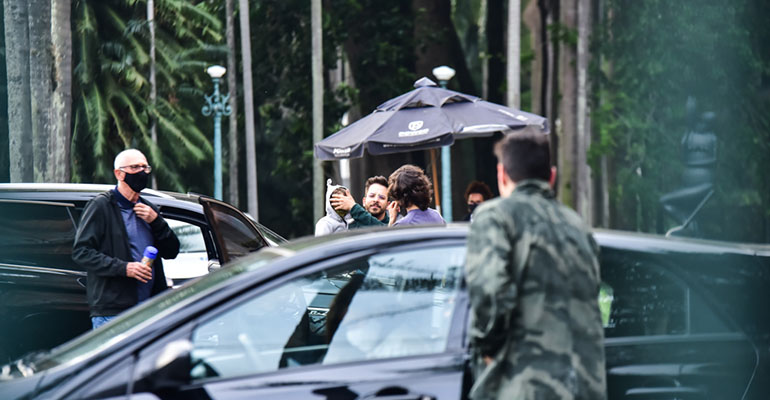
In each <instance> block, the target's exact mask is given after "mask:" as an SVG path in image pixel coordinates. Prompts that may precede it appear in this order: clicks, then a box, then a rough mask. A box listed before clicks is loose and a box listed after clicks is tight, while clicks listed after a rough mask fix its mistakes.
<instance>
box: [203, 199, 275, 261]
mask: <svg viewBox="0 0 770 400" xmlns="http://www.w3.org/2000/svg"><path fill="white" fill-rule="evenodd" d="M199 202H200V203H201V205H202V206H203V212H204V214H205V215H206V220H207V221H208V223H209V226H210V228H211V230H212V232H213V233H214V241H215V242H216V245H217V248H218V250H219V257H220V260H219V262H220V264H222V265H224V264H226V263H228V262H229V261H231V260H234V259H236V258H239V257H243V256H245V255H247V254H249V253H252V252H254V251H257V250H259V249H261V248H262V247H265V246H267V245H268V243H267V241H266V240H265V238H264V237H262V235H261V234H260V233H259V229H258V228H257V226H256V225H255V223H254V222H253V221H252V220H251V219H250V218H249V217H248V216H246V215H245V214H244V213H242V212H241V211H240V210H238V209H237V208H235V207H233V206H231V205H230V204H227V203H225V202H222V201H219V200H216V199H212V198H210V197H205V196H201V197H200V198H199Z"/></svg>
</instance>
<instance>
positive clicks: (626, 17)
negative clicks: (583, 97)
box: [590, 0, 770, 241]
mask: <svg viewBox="0 0 770 400" xmlns="http://www.w3.org/2000/svg"><path fill="white" fill-rule="evenodd" d="M605 12H606V14H605V16H604V18H605V23H604V25H603V26H601V27H600V29H598V30H597V31H596V32H595V33H594V49H593V51H594V55H595V56H594V64H593V66H592V78H593V81H594V82H595V83H596V88H595V89H596V90H594V92H593V93H594V101H593V103H594V104H593V113H592V119H593V125H594V126H595V127H597V129H596V131H595V132H594V135H595V138H594V142H593V144H592V148H591V151H590V160H591V162H592V165H593V167H594V168H595V170H596V168H597V167H598V161H599V157H600V156H602V155H605V156H607V157H608V162H609V165H610V181H611V185H612V188H611V192H610V194H611V206H612V216H613V227H615V228H622V229H636V230H643V231H656V230H658V231H662V230H665V229H667V228H669V227H671V226H672V225H674V221H672V220H667V219H666V218H664V216H663V215H662V210H661V208H660V206H659V198H660V196H661V195H662V194H665V193H667V192H670V191H672V190H675V189H677V188H679V186H680V184H681V182H680V175H681V172H682V169H683V164H682V160H681V155H680V142H681V139H682V136H683V135H684V133H685V132H687V131H689V130H692V129H694V126H693V123H692V121H688V118H687V115H686V112H685V104H686V100H687V98H688V97H689V96H692V97H694V98H695V99H696V101H697V107H698V113H699V114H700V113H703V112H705V111H714V112H716V116H717V119H716V123H715V126H714V131H715V133H716V134H717V137H718V156H717V157H718V161H717V164H718V165H717V167H716V177H715V182H714V185H715V189H716V195H715V196H714V199H712V200H711V201H710V203H709V204H708V206H707V207H706V209H704V211H703V216H702V218H701V219H700V220H699V222H700V224H701V231H702V234H703V235H704V236H707V237H712V238H722V239H732V240H750V241H765V240H767V237H766V235H767V234H768V229H767V227H765V225H766V224H767V222H766V221H767V216H768V212H769V210H770V192H769V187H768V184H767V180H766V179H765V178H764V171H767V170H768V168H770V151H769V150H770V148H768V147H770V144H769V143H770V114H768V113H767V110H768V109H770V96H768V93H769V92H768V89H769V88H770V51H768V43H770V29H769V28H768V24H767V23H766V18H767V15H768V12H770V6H768V3H767V2H766V1H762V0H741V1H735V2H728V3H725V2H723V1H719V0H707V1H674V2H672V1H667V0H646V1H623V0H610V1H608V2H607V3H606V8H605ZM750 215H753V216H754V218H753V220H754V222H755V223H754V224H749V226H736V224H735V223H734V222H735V221H737V220H744V219H746V218H748V219H752V218H751V217H747V216H750ZM657 221H663V222H664V223H663V224H662V225H661V226H659V225H660V224H658V223H657ZM762 221H765V222H764V223H763V222H762ZM757 222H759V223H757ZM763 229H764V232H763Z"/></svg>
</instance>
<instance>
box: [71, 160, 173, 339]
mask: <svg viewBox="0 0 770 400" xmlns="http://www.w3.org/2000/svg"><path fill="white" fill-rule="evenodd" d="M151 171H152V167H150V165H149V164H148V163H147V158H146V157H145V156H144V154H142V152H140V151H139V150H136V149H128V150H124V151H122V152H121V153H120V154H118V155H117V156H116V157H115V170H114V174H115V179H117V181H118V184H117V186H115V188H113V189H111V190H108V191H107V192H104V193H101V194H99V195H98V196H96V197H94V198H93V199H92V200H91V201H89V202H88V204H86V207H85V209H84V210H83V216H82V217H81V218H80V224H79V225H78V231H77V235H76V236H75V243H74V245H73V250H72V259H73V260H74V261H75V262H76V263H77V264H78V265H80V266H81V267H83V269H85V270H86V272H87V273H88V280H87V285H86V293H87V296H88V305H89V307H90V309H91V323H92V325H93V328H94V329H96V328H98V327H99V326H101V325H103V324H105V323H107V322H108V321H109V320H110V319H112V318H114V317H115V316H116V315H117V314H119V313H121V312H122V311H124V310H126V309H128V308H130V307H132V306H134V305H136V304H138V303H141V302H142V301H144V300H147V299H148V298H150V297H151V296H154V295H156V294H158V293H160V292H161V291H163V290H165V289H167V288H168V287H167V286H166V277H165V275H164V273H163V264H162V262H161V257H162V258H167V259H169V258H174V257H176V256H177V254H178V253H179V239H177V237H176V235H175V234H174V231H172V230H171V228H169V226H168V224H167V223H166V221H165V220H164V219H163V217H161V216H160V215H159V214H158V208H157V207H155V205H153V204H152V203H150V202H149V201H147V200H146V199H144V198H143V197H141V196H140V192H141V191H142V190H143V189H144V188H145V187H147V181H148V179H149V175H150V172H151ZM148 246H153V247H155V248H156V249H157V259H156V261H155V262H154V263H153V265H152V266H148V265H145V264H142V263H141V262H140V261H139V260H141V259H142V256H143V253H144V250H145V248H147V247H148Z"/></svg>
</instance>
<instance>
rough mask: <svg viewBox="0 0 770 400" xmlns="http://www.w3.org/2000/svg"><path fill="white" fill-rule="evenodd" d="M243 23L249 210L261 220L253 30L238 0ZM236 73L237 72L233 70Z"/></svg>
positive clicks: (245, 4)
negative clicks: (253, 82)
mask: <svg viewBox="0 0 770 400" xmlns="http://www.w3.org/2000/svg"><path fill="white" fill-rule="evenodd" d="M319 1H320V0H319ZM238 6H239V8H240V23H241V53H242V57H243V112H244V116H245V117H246V129H245V133H246V188H247V202H248V212H249V214H251V216H252V217H254V219H255V220H257V221H259V208H258V203H257V153H256V152H257V149H256V147H255V143H254V141H255V138H254V94H253V92H252V91H253V86H252V83H251V36H250V35H251V33H250V32H251V31H250V28H249V1H248V0H238ZM233 73H236V72H233Z"/></svg>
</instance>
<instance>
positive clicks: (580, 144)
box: [575, 0, 595, 225]
mask: <svg viewBox="0 0 770 400" xmlns="http://www.w3.org/2000/svg"><path fill="white" fill-rule="evenodd" d="M590 3H591V1H590V0H577V24H578V42H577V93H576V94H577V105H576V106H577V111H576V113H577V118H576V120H577V125H576V128H577V129H576V132H575V134H576V137H575V151H576V157H575V158H576V160H575V162H576V168H575V173H576V176H575V183H576V188H575V189H576V190H575V210H577V212H578V214H580V215H581V216H583V219H584V220H585V221H586V223H588V224H590V225H594V223H595V221H594V212H593V181H592V179H591V168H590V167H589V166H588V148H589V147H590V145H591V121H590V118H589V109H588V61H589V52H588V40H589V31H590V29H591V25H590V24H591V21H590V17H591V13H590V10H591V4H590Z"/></svg>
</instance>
